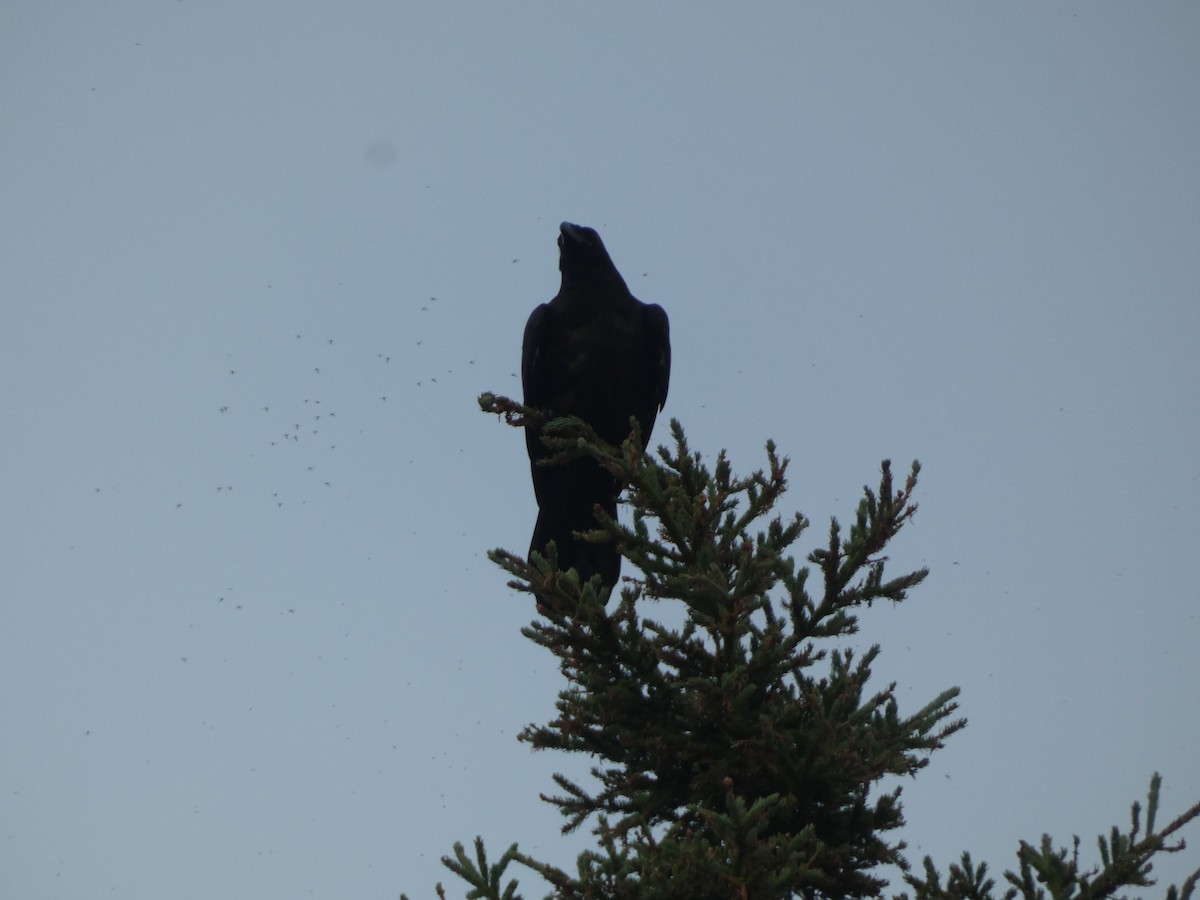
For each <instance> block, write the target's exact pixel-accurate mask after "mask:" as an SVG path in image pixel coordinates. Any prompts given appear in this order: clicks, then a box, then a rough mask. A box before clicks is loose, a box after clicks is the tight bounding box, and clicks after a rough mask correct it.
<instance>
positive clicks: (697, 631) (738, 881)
mask: <svg viewBox="0 0 1200 900" xmlns="http://www.w3.org/2000/svg"><path fill="white" fill-rule="evenodd" d="M480 405H481V406H482V407H483V409H484V410H485V411H487V412H493V413H498V414H501V415H503V416H505V418H506V419H507V420H508V422H509V423H510V424H513V425H518V426H519V425H523V424H524V423H525V422H526V421H540V420H538V419H536V418H534V417H537V416H538V412H537V411H536V410H531V409H528V408H525V407H523V406H521V405H520V404H517V403H515V402H513V401H511V400H509V399H507V398H503V397H496V396H494V395H490V394H485V395H484V396H483V397H481V398H480ZM632 424H633V425H634V427H635V428H636V422H634V423H632ZM671 434H672V438H673V447H672V448H666V447H660V448H659V449H658V455H657V459H656V458H654V457H653V456H651V455H650V454H646V453H642V452H641V451H640V449H639V447H640V442H639V441H638V435H637V434H636V433H635V434H634V435H633V436H632V437H631V439H630V440H628V441H626V442H625V443H624V444H623V445H622V446H621V447H614V446H611V445H607V444H605V443H603V442H602V441H600V440H599V439H598V438H597V436H596V435H595V433H594V432H593V431H592V430H591V429H590V428H589V427H588V426H587V424H586V423H584V422H582V421H580V420H579V419H556V420H553V421H551V422H548V423H545V427H544V430H543V439H544V441H545V442H546V444H547V445H548V446H549V447H550V449H551V450H552V451H553V453H554V455H553V456H552V458H551V464H553V461H554V460H560V461H565V460H568V459H572V458H576V457H578V456H581V455H587V456H591V457H594V458H595V459H597V460H598V461H599V462H600V463H601V465H603V466H605V467H606V468H608V469H609V470H610V471H611V472H613V474H614V475H615V476H616V477H617V478H618V479H620V481H621V482H622V483H625V484H628V485H629V487H628V489H627V491H626V494H625V500H626V502H627V503H628V505H629V506H630V507H631V509H632V513H633V516H632V523H631V525H630V526H628V527H626V526H623V525H621V524H620V523H619V522H617V521H615V520H613V519H610V518H608V517H607V516H604V515H603V513H602V512H601V511H599V510H598V511H597V513H598V519H597V527H596V529H595V530H594V531H592V532H590V533H589V534H588V539H589V540H597V541H611V542H613V543H614V544H615V545H616V546H617V548H618V550H619V551H620V553H621V554H622V555H623V556H625V557H626V558H627V559H629V560H630V561H631V562H632V563H633V564H634V565H635V566H637V568H638V569H640V570H641V577H639V578H630V579H628V584H626V585H625V586H624V587H623V588H622V589H621V590H620V592H619V597H617V596H615V595H616V594H617V593H618V592H617V591H616V590H613V591H611V592H610V591H609V590H608V589H606V588H603V587H602V586H601V585H600V583H599V578H598V577H597V578H593V579H592V580H591V582H589V583H587V584H581V583H580V581H579V578H578V576H577V575H576V573H575V572H574V571H570V572H566V573H563V572H560V571H558V569H557V567H556V559H555V553H554V551H553V548H550V549H549V552H548V556H547V557H546V558H542V557H540V556H537V555H535V556H534V558H533V559H532V560H531V561H527V560H525V559H524V558H522V557H519V556H516V555H514V554H512V553H509V552H507V551H503V550H496V551H493V552H492V553H491V554H490V556H491V558H492V559H493V560H494V561H496V562H497V563H498V564H499V565H501V566H503V567H504V568H505V569H506V570H507V571H508V572H509V573H510V574H511V575H512V576H513V579H514V580H513V581H511V582H510V585H511V586H512V587H514V588H516V589H517V590H518V591H524V592H528V593H530V594H533V595H534V596H535V597H536V598H537V599H536V603H537V609H538V611H539V613H540V614H541V615H540V618H539V619H538V620H536V621H535V622H533V623H532V624H531V625H530V626H528V627H526V628H525V629H523V630H522V633H523V634H524V635H525V636H526V637H528V638H529V639H530V640H533V641H534V642H536V643H538V644H539V645H541V646H543V647H545V648H546V649H547V650H549V651H550V652H551V653H553V654H554V655H555V656H556V657H557V658H558V660H559V667H560V669H561V671H562V673H563V674H564V676H566V687H564V688H563V690H562V691H561V692H560V693H559V698H558V703H557V715H556V716H555V717H554V718H553V719H552V720H551V721H550V722H548V723H547V724H545V725H540V726H539V725H531V726H529V727H527V728H526V729H525V730H524V731H523V732H522V733H521V735H520V739H521V740H522V741H525V742H527V743H529V744H530V745H531V746H532V747H534V748H535V749H554V750H564V751H567V752H577V753H586V754H589V755H590V756H591V757H592V758H593V759H594V760H595V761H596V764H595V765H594V766H593V767H592V769H591V774H592V776H593V777H594V779H595V782H596V784H595V786H585V785H581V784H577V783H575V782H573V781H571V780H569V779H567V778H565V777H563V776H562V775H555V776H554V780H555V782H556V784H557V786H558V789H559V790H558V793H556V794H555V795H554V796H550V797H545V796H544V797H543V799H545V800H546V801H547V802H549V803H550V804H552V805H553V806H555V807H556V808H557V809H558V810H559V812H560V813H561V814H562V816H563V817H564V819H565V824H564V826H563V830H564V832H570V831H573V830H575V829H577V828H578V827H580V826H581V825H583V824H584V823H585V822H589V820H590V822H591V827H592V830H593V833H594V834H595V835H596V838H597V842H598V846H597V848H596V849H595V850H592V851H589V852H586V853H584V854H582V855H581V856H580V858H579V859H578V861H577V866H576V871H575V872H573V873H568V872H566V871H564V870H561V869H559V868H557V867H555V866H552V865H550V864H548V863H544V862H540V861H538V860H534V859H532V858H530V857H528V856H526V855H525V854H522V853H521V852H520V851H519V850H518V849H517V845H515V844H514V845H513V846H511V847H510V848H509V849H508V850H507V851H506V852H505V853H504V855H503V856H501V857H500V859H499V860H498V861H496V862H495V863H491V864H489V862H488V860H487V856H486V853H485V851H484V846H483V842H482V840H481V839H478V838H477V839H476V842H475V856H474V859H472V858H471V857H470V856H469V855H468V854H467V853H466V851H465V850H464V848H463V847H462V845H460V844H456V845H455V848H454V850H455V855H454V857H453V858H449V857H447V858H445V859H444V860H443V861H444V863H445V864H446V866H447V867H448V868H450V869H451V870H452V871H454V872H455V873H456V874H458V875H459V876H460V877H462V878H463V879H464V880H465V881H466V882H467V883H468V884H469V885H470V886H471V890H470V892H469V893H468V894H467V896H468V898H490V900H500V898H516V897H517V896H519V895H518V894H517V893H516V882H515V881H513V880H511V879H510V880H509V881H508V882H507V883H504V874H505V870H506V869H507V867H508V866H509V865H510V864H511V863H513V862H518V863H520V864H522V865H524V866H527V867H529V868H531V869H533V870H534V871H536V872H538V873H539V874H540V875H541V876H542V877H544V878H545V879H546V881H548V882H549V883H550V884H551V885H552V886H553V888H554V893H553V895H552V896H554V897H556V898H564V900H566V898H571V900H574V898H580V900H582V898H631V900H632V898H694V900H704V898H721V900H727V898H746V900H750V898H753V900H769V898H788V897H805V898H834V900H844V898H845V900H849V898H864V897H874V896H879V895H880V894H881V892H882V891H883V889H884V888H885V887H886V882H885V881H884V880H883V879H882V877H881V876H880V874H879V869H880V867H881V866H884V865H889V864H890V865H895V866H897V867H899V868H900V869H901V870H902V871H904V872H905V873H906V875H905V880H906V881H907V883H908V885H909V887H910V888H911V889H912V890H913V895H912V900H942V898H945V900H952V898H954V900H957V898H980V900H984V898H987V900H992V898H993V897H995V896H996V895H994V894H993V893H992V892H993V890H994V887H995V885H994V883H993V881H992V879H990V878H989V877H988V876H987V867H986V865H979V866H975V865H974V864H973V863H972V861H971V859H970V857H969V855H964V857H963V859H962V862H961V864H958V865H954V866H951V868H950V873H949V876H948V878H947V879H946V881H945V883H944V884H943V882H942V879H941V876H940V874H939V873H938V872H937V870H936V869H935V868H934V866H933V863H932V862H931V861H930V860H928V859H926V861H925V867H924V874H923V875H917V874H913V873H912V872H911V871H909V867H908V863H907V861H906V859H905V857H904V855H903V852H902V851H903V850H904V843H903V842H902V841H899V840H897V839H895V838H893V837H892V836H891V835H892V833H893V832H895V830H896V829H898V828H899V827H900V826H901V825H903V824H904V818H903V815H902V809H901V804H900V789H899V788H898V787H895V788H891V789H890V790H885V789H884V788H883V787H882V786H881V782H882V781H883V780H884V779H887V778H888V777H889V776H899V775H915V774H916V773H917V772H918V771H919V770H920V769H922V768H923V767H924V766H925V765H926V764H927V763H928V760H929V755H930V754H931V753H932V752H933V751H935V750H937V749H939V748H941V747H942V746H943V745H944V742H945V740H946V739H947V738H948V737H950V736H951V735H952V734H954V733H955V732H956V731H958V730H960V729H961V728H963V727H964V726H965V724H966V723H965V720H964V719H961V718H954V715H955V713H956V711H957V704H956V702H955V697H956V696H957V693H958V691H957V689H956V688H950V689H947V690H946V691H944V692H942V693H941V694H940V695H938V696H937V697H934V698H933V699H932V700H930V702H929V703H927V704H926V705H925V706H924V707H923V708H921V709H919V710H917V711H916V712H915V713H911V714H907V715H902V714H901V712H900V710H899V708H898V704H897V702H896V698H895V685H894V684H892V685H888V686H887V687H886V688H883V689H882V690H876V691H874V692H870V691H868V690H867V682H868V680H869V678H870V675H871V666H872V663H873V662H874V660H875V659H876V657H877V655H878V653H879V648H878V647H877V646H875V647H871V648H870V649H869V650H868V651H867V652H865V653H863V654H862V655H861V656H856V655H855V654H854V653H853V652H851V651H850V650H841V649H837V648H835V647H831V646H830V644H832V643H833V641H832V640H831V639H836V638H839V637H844V636H847V635H850V634H853V633H854V632H855V631H856V630H857V615H858V612H859V610H861V609H862V607H863V606H869V605H870V604H871V603H873V602H874V601H876V600H891V601H894V602H899V601H901V600H903V599H904V598H905V596H906V594H907V591H908V590H909V589H910V588H912V587H914V586H916V585H917V584H919V583H920V582H921V581H922V580H923V579H924V578H925V576H926V574H927V572H926V570H923V569H922V570H917V571H913V572H908V573H905V574H903V575H900V576H896V577H886V576H885V563H886V562H887V557H886V556H884V555H883V551H884V550H885V548H886V546H887V544H888V542H889V541H890V540H891V539H892V538H893V537H894V536H895V535H896V534H897V532H898V531H899V530H900V529H901V528H902V527H903V526H904V525H905V524H906V523H907V522H908V521H909V520H910V519H911V518H912V516H913V515H914V513H915V512H916V508H917V507H916V503H915V502H914V501H913V499H912V495H913V491H914V489H915V487H916V484H917V476H918V473H919V471H920V467H919V465H918V464H917V463H915V462H914V463H913V465H912V468H911V470H910V472H909V473H908V475H907V476H906V477H905V478H904V481H903V483H902V484H899V485H898V484H897V483H896V481H895V480H894V478H893V474H892V470H891V466H890V464H889V463H888V462H887V461H885V462H884V463H883V465H882V469H881V473H880V477H879V484H878V487H877V488H875V489H872V488H870V487H867V488H864V495H863V497H862V499H861V500H860V502H859V504H858V507H857V509H856V510H855V512H854V517H853V521H852V523H851V524H850V526H849V529H848V530H843V528H842V526H841V525H840V524H839V522H838V521H837V520H836V519H835V520H833V521H832V522H831V523H830V527H829V532H828V537H827V540H826V542H825V543H824V544H823V546H821V547H819V548H817V549H815V550H813V551H812V552H810V553H809V554H808V555H807V562H808V564H809V565H807V566H803V567H800V568H797V567H796V565H795V562H794V560H793V558H792V557H791V556H790V555H789V549H790V548H791V547H792V545H793V544H794V543H795V542H796V540H797V539H798V538H799V537H800V536H801V535H802V534H803V533H804V531H805V529H806V528H807V526H808V522H807V520H806V519H805V518H804V517H803V516H801V515H798V514H797V515H794V516H792V517H791V518H790V519H786V520H785V519H784V518H783V517H782V516H781V515H779V514H778V513H777V512H776V505H777V503H778V501H779V498H780V496H781V495H782V494H783V492H784V491H785V489H786V486H787V482H786V477H785V476H786V471H787V460H786V459H783V458H781V457H779V456H778V454H777V453H776V451H775V447H774V445H773V444H771V443H770V442H768V444H767V446H766V455H767V465H766V467H765V469H763V470H759V471H755V472H753V473H751V474H750V475H748V476H745V477H737V476H735V475H734V474H733V471H732V467H731V466H730V464H729V462H728V460H727V459H726V457H725V454H724V452H722V453H720V454H718V455H717V458H716V460H715V462H714V463H713V465H712V466H711V468H710V467H709V466H708V465H706V464H705V463H704V461H703V459H702V457H701V455H700V454H698V453H694V452H692V450H691V449H690V447H689V446H688V444H687V441H686V438H685V436H684V432H683V429H682V427H681V426H680V425H679V423H678V422H676V421H674V420H672V422H671ZM814 575H815V577H814ZM810 578H812V579H813V580H814V581H817V582H818V583H817V584H816V585H814V586H813V587H811V588H810V586H809V580H810ZM610 607H611V609H610ZM660 610H661V614H659V612H660ZM670 621H675V622H680V623H681V624H668V623H669V622H670ZM893 780H894V779H893ZM1158 785H1159V782H1158V780H1157V776H1156V780H1155V781H1154V782H1152V785H1151V792H1150V800H1149V802H1148V813H1147V821H1146V831H1145V834H1142V833H1141V832H1140V830H1139V828H1140V819H1139V815H1140V808H1139V807H1138V806H1137V805H1136V804H1135V807H1134V816H1133V825H1132V828H1131V830H1130V831H1129V832H1128V833H1121V832H1119V831H1118V830H1117V829H1113V832H1112V835H1111V837H1110V838H1109V839H1108V840H1105V839H1103V838H1102V839H1101V843H1100V850H1101V856H1102V860H1103V865H1102V866H1101V867H1099V868H1097V869H1094V870H1089V871H1086V872H1085V871H1083V870H1082V869H1081V868H1080V866H1079V863H1078V854H1077V848H1078V840H1076V852H1075V853H1072V854H1068V853H1067V852H1066V851H1065V850H1055V849H1054V848H1053V845H1052V842H1051V840H1050V838H1049V837H1045V838H1044V840H1043V842H1042V845H1041V846H1040V847H1039V848H1035V847H1033V846H1030V845H1027V844H1022V846H1021V851H1020V855H1019V871H1018V872H1017V873H1012V872H1009V873H1006V875H1005V877H1006V879H1007V880H1008V882H1009V883H1010V888H1009V889H1008V891H1007V893H1006V894H1005V895H1004V897H1005V898H1006V900H1012V898H1014V897H1016V896H1018V895H1020V896H1021V897H1023V898H1024V900H1043V898H1046V897H1050V898H1053V900H1066V898H1076V897H1077V898H1080V900H1092V898H1103V897H1110V896H1115V895H1116V894H1117V892H1118V891H1119V890H1120V889H1122V888H1123V887H1126V886H1142V885H1146V884H1150V883H1152V882H1150V881H1149V879H1148V876H1147V873H1148V871H1149V863H1148V861H1149V859H1150V857H1151V856H1153V854H1154V853H1156V852H1158V851H1168V852H1170V851H1174V850H1178V849H1181V848H1182V842H1179V844H1177V845H1168V844H1167V843H1166V842H1167V839H1168V838H1169V837H1170V836H1171V835H1172V834H1174V832H1175V831H1177V830H1178V829H1179V828H1180V827H1182V825H1183V824H1186V822H1188V821H1190V820H1191V819H1193V818H1195V817H1197V816H1200V804H1198V805H1197V806H1196V807H1193V809H1192V810H1189V811H1188V812H1187V813H1185V814H1184V816H1181V817H1180V818H1179V819H1177V820H1176V821H1175V822H1173V823H1172V824H1171V825H1170V826H1168V827H1167V828H1166V829H1164V830H1163V831H1162V832H1155V831H1154V819H1155V815H1156V812H1157V805H1158ZM1195 882H1196V876H1193V877H1192V878H1191V879H1189V880H1188V881H1187V882H1186V883H1185V884H1184V885H1183V887H1182V889H1176V888H1171V890H1170V892H1169V893H1168V900H1190V895H1191V893H1192V889H1193V888H1194V886H1195ZM438 893H439V896H444V894H443V893H442V889H441V886H440V885H439V887H438ZM900 897H902V898H905V900H907V895H900ZM898 900H899V898H898Z"/></svg>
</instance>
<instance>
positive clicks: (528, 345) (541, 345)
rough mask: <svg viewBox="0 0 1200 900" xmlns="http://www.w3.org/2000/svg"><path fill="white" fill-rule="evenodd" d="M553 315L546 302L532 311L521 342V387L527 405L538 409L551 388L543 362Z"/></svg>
mask: <svg viewBox="0 0 1200 900" xmlns="http://www.w3.org/2000/svg"><path fill="white" fill-rule="evenodd" d="M552 315H553V312H552V311H551V309H550V306H549V304H546V303H543V304H542V305H541V306H539V307H537V308H536V309H535V310H534V311H533V312H532V313H530V314H529V321H528V322H526V323H525V337H524V339H523V340H522V342H521V388H522V390H523V391H524V392H525V405H526V406H535V407H537V408H538V409H541V407H542V404H543V403H545V401H546V394H547V391H548V388H549V385H547V384H546V378H545V374H544V372H543V367H542V363H543V362H544V360H545V356H546V337H547V335H548V333H549V329H550V317H551V316H552Z"/></svg>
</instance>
